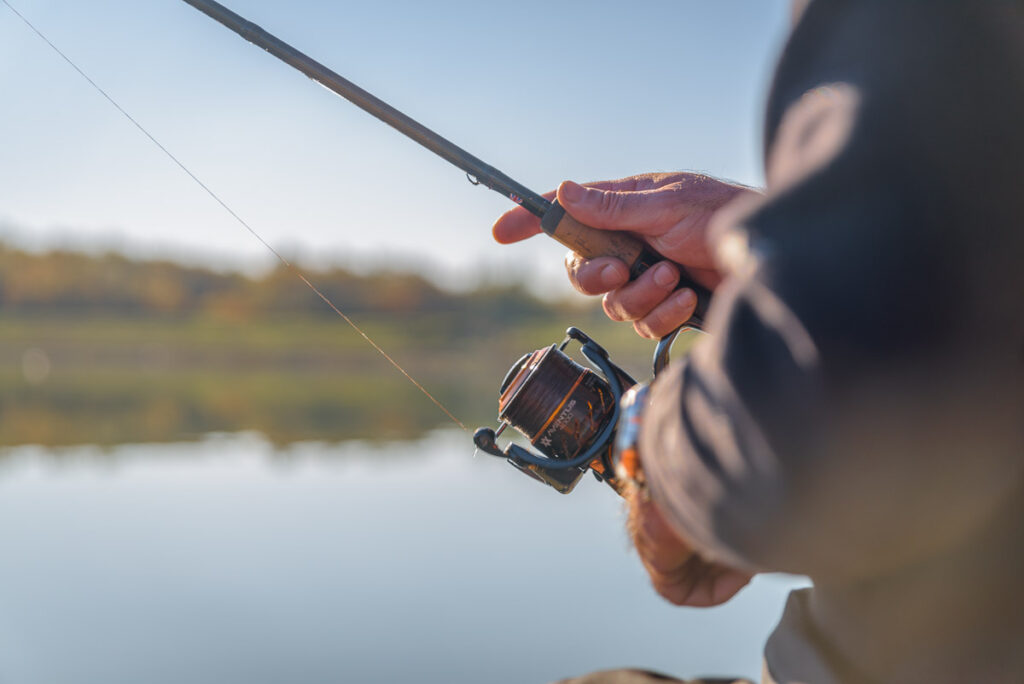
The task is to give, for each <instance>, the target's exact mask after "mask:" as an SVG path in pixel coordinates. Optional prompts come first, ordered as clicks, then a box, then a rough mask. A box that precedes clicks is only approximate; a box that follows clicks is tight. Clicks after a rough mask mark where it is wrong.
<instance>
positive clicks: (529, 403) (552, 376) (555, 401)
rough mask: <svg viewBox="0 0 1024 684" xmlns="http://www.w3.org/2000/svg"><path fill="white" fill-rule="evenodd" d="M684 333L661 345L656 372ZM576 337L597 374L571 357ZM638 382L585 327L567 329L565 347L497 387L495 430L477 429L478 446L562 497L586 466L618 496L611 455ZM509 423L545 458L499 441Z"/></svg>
mask: <svg viewBox="0 0 1024 684" xmlns="http://www.w3.org/2000/svg"><path fill="white" fill-rule="evenodd" d="M678 332H679V330H676V331H674V332H672V333H670V334H669V335H666V336H665V337H664V338H662V340H661V342H659V344H658V348H657V351H656V352H655V358H654V371H655V374H657V373H658V372H660V370H661V369H662V368H664V366H665V365H666V364H667V363H668V350H669V348H670V347H671V345H672V342H673V341H674V340H675V337H676V335H677V334H678ZM574 340H575V341H577V342H579V343H580V345H581V346H580V351H581V353H582V354H583V356H585V357H586V358H587V360H588V361H590V363H591V364H592V365H593V366H594V367H595V368H596V369H597V371H599V373H597V372H594V371H593V370H590V369H588V368H584V367H583V366H581V365H580V364H578V363H576V362H575V361H573V360H572V359H571V358H569V356H567V355H566V354H565V348H566V347H567V346H568V345H569V343H570V342H572V341H574ZM635 384H636V380H634V379H633V378H632V377H631V376H630V375H629V374H628V373H626V372H625V371H624V370H622V369H621V368H620V367H619V366H617V365H615V364H614V363H612V361H611V360H610V359H609V358H608V352H606V351H605V350H604V348H603V347H601V346H600V345H599V344H597V343H596V342H595V341H594V340H593V339H591V338H590V337H589V336H588V335H587V334H586V333H584V332H583V331H582V330H580V329H578V328H569V329H568V330H567V331H566V338H565V340H563V341H562V343H561V344H559V345H551V346H550V347H547V348H545V349H538V350H537V351H534V352H532V353H530V354H526V355H524V356H523V357H522V358H520V359H519V360H518V361H517V362H516V363H515V364H514V365H513V366H512V368H511V369H510V370H509V372H508V373H507V374H506V375H505V379H504V380H503V381H502V383H501V389H500V390H499V392H500V396H499V400H498V419H499V420H500V421H501V423H500V425H499V427H498V429H497V431H495V430H492V429H491V428H479V429H478V430H477V431H476V432H475V433H474V435H473V442H474V443H475V444H476V446H477V448H479V449H480V450H481V451H484V452H486V453H488V454H491V455H492V456H499V457H501V458H505V459H507V460H508V462H509V463H511V464H512V465H513V466H515V467H516V468H517V469H518V470H520V471H521V472H523V473H525V474H527V475H529V476H530V477H532V478H534V479H536V480H539V481H541V482H543V483H545V484H547V485H550V486H551V487H554V488H555V489H557V490H558V491H559V492H561V493H563V494H568V493H569V492H571V491H572V490H573V488H574V487H575V486H576V485H577V483H579V481H580V478H582V477H583V475H584V473H586V471H587V470H588V469H590V470H592V471H593V472H594V475H595V476H596V477H597V479H598V480H602V481H605V482H607V483H608V484H609V485H610V486H611V487H612V488H613V489H615V490H616V491H620V488H621V487H620V483H619V482H618V481H617V480H616V479H615V477H614V471H613V469H612V466H611V461H610V456H611V450H612V443H613V438H614V436H615V430H616V427H617V425H618V421H619V404H620V400H621V399H622V394H623V392H624V390H626V389H629V388H630V387H633V386H634V385H635ZM510 425H511V426H512V427H514V428H515V429H516V431H518V432H519V433H520V434H522V435H523V436H524V437H526V438H527V439H529V440H530V443H531V444H532V445H533V447H534V448H536V449H537V450H538V451H539V452H540V453H541V454H543V455H538V454H535V453H533V452H531V451H530V450H528V449H526V448H523V447H521V446H519V445H517V444H513V443H509V445H508V446H507V447H506V448H505V449H504V450H502V449H501V448H500V447H499V446H498V444H497V438H498V436H499V435H500V434H501V433H502V432H504V431H505V429H506V428H507V427H508V426H510ZM620 493H621V492H620Z"/></svg>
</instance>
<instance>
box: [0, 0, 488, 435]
mask: <svg viewBox="0 0 1024 684" xmlns="http://www.w3.org/2000/svg"><path fill="white" fill-rule="evenodd" d="M0 2H2V3H3V4H4V5H6V6H7V9H9V10H11V12H13V13H14V15H15V16H16V17H18V18H19V19H21V21H22V22H23V23H24V24H25V25H26V26H28V27H29V28H30V29H31V30H32V32H33V33H35V34H36V35H37V36H39V38H40V39H42V41H43V42H45V43H46V44H47V45H49V46H50V48H52V49H53V51H54V52H56V53H57V54H58V55H60V57H61V58H62V59H63V60H64V61H65V62H67V63H68V64H69V65H71V68H72V69H74V70H75V71H77V72H78V74H79V75H80V76H81V77H82V78H84V79H85V80H86V81H87V82H88V83H89V85H91V86H92V87H93V88H94V89H95V90H96V92H98V93H99V94H100V95H102V96H103V97H104V98H105V99H106V100H107V102H109V103H110V104H112V105H113V106H114V108H115V109H117V111H119V112H121V114H123V115H124V117H125V118H126V119H128V120H129V121H130V122H132V124H134V126H135V127H136V128H138V129H139V130H140V131H141V132H142V134H143V135H145V136H146V137H147V138H149V140H150V141H151V142H152V143H153V144H154V145H156V146H157V148H159V149H160V151H161V152H163V153H164V154H165V155H166V156H167V158H168V159H170V160H171V161H173V162H174V163H175V164H176V165H177V166H178V168H180V169H181V170H182V171H184V172H185V173H186V174H187V175H188V177H189V178H191V179H192V180H194V181H195V182H196V183H197V184H198V185H199V187H201V188H202V189H203V190H205V191H206V194H208V195H209V196H210V197H212V198H213V199H214V201H215V202H217V204H219V205H220V206H222V207H223V208H224V210H225V211H226V212H228V213H229V214H230V215H231V217H232V218H234V219H235V221H237V222H238V223H240V224H241V225H242V227H243V228H245V229H246V230H247V231H249V233H251V234H252V235H253V237H255V238H256V239H257V240H259V241H260V242H261V243H262V244H263V246H264V247H266V248H267V249H269V250H270V252H271V253H272V254H273V255H274V256H275V257H277V259H278V260H279V261H280V262H281V263H282V264H284V266H285V267H286V268H287V269H288V270H290V271H291V272H292V273H294V274H295V275H296V276H297V277H298V278H299V280H301V281H302V282H304V283H305V284H306V286H307V287H309V289H310V290H312V291H313V292H314V293H315V294H316V295H317V296H318V297H319V298H320V299H322V300H323V301H324V302H325V303H326V304H327V306H329V307H331V309H332V310H333V311H334V313H336V314H338V316H340V317H341V318H342V320H344V321H345V322H346V323H348V324H349V325H350V326H351V327H352V329H353V330H355V331H356V332H357V333H359V335H360V336H361V337H362V338H363V339H364V340H366V341H367V343H369V344H370V346H371V347H373V348H374V349H375V350H377V352H378V353H379V354H380V355H381V356H383V357H384V359H385V360H387V362H388V363H390V364H391V365H392V366H393V367H394V368H395V370H397V371H398V372H399V373H401V374H402V375H404V376H405V377H406V379H408V380H409V382H411V383H412V384H413V385H415V386H416V388H417V389H418V390H419V391H420V392H422V393H423V394H424V396H426V397H427V398H428V399H429V400H430V401H431V402H433V403H434V405H435V406H437V407H438V408H439V409H441V411H443V412H444V414H445V415H446V416H448V418H450V419H451V420H452V422H454V423H455V424H456V425H458V426H459V427H460V428H461V429H462V430H463V431H465V432H469V428H467V427H466V426H465V425H464V424H463V423H462V421H461V420H459V419H458V418H456V417H455V415H454V414H453V413H452V412H451V411H449V410H448V409H447V408H446V407H445V406H444V404H442V403H441V402H440V401H438V400H437V398H435V397H434V395H433V394H431V393H430V392H428V391H427V389H426V388H425V387H424V386H423V385H421V384H420V383H419V382H418V381H417V380H416V378H414V377H413V376H412V375H410V374H409V372H408V371H407V370H405V369H404V368H402V366H401V365H400V364H399V363H398V362H397V361H395V360H394V359H393V358H392V357H391V356H390V355H389V354H388V353H387V352H386V351H384V350H383V349H382V348H381V347H380V345H379V344H377V343H376V342H374V341H373V339H372V338H371V337H370V336H369V335H367V334H366V333H365V332H363V330H362V328H360V327H359V326H358V325H356V323H355V321H353V320H352V319H351V318H349V317H348V316H346V315H345V314H344V313H343V312H342V311H341V309H339V308H338V307H337V306H335V304H334V302H332V301H331V299H330V298H329V297H328V296H327V295H325V294H324V293H323V292H321V291H320V290H319V289H318V288H317V287H316V286H315V285H313V283H311V282H310V281H309V279H307V278H306V276H305V275H303V273H302V271H300V270H299V269H298V268H297V267H296V266H295V265H293V264H292V263H291V262H290V261H289V260H288V259H286V258H284V256H283V255H282V254H281V253H280V252H278V251H277V250H276V249H274V248H273V247H272V246H271V245H270V243H268V242H267V241H266V240H264V239H263V237H262V236H261V235H260V234H259V233H257V232H256V230H255V229H253V227H252V226H250V225H249V224H248V223H247V222H246V221H245V219H243V218H242V217H241V216H239V215H238V214H237V213H236V212H235V211H234V210H233V209H232V208H231V207H230V206H228V204H227V203H226V202H225V201H224V200H222V199H221V198H220V197H219V196H218V195H217V193H215V192H214V191H213V190H211V189H210V188H209V186H207V185H206V183H204V182H203V181H201V180H199V178H198V177H197V176H196V175H195V174H194V173H192V172H191V171H190V170H189V169H188V167H187V166H185V164H183V163H182V162H181V160H179V159H178V158H177V157H175V156H174V155H173V154H171V152H170V150H168V149H167V148H166V147H164V146H163V145H162V144H161V143H160V141H159V140H157V139H156V138H155V137H153V134H152V133H150V132H149V131H147V130H146V128H145V127H144V126H143V125H142V124H140V123H139V122H138V121H137V120H136V119H135V118H134V117H133V116H132V115H131V114H129V113H128V112H127V111H125V109H124V108H123V107H122V106H121V105H119V104H118V103H117V101H116V100H114V98H112V97H111V96H110V95H109V94H107V92H106V91H105V90H103V88H101V87H100V86H99V85H98V84H97V83H96V82H95V81H94V80H92V79H91V78H90V77H89V75H88V74H86V73H85V72H84V71H82V69H81V68H79V66H78V65H77V64H75V62H74V61H73V60H72V59H71V58H70V57H68V56H67V55H66V54H64V52H63V51H61V49H60V48H58V47H57V46H56V45H54V44H53V41H51V40H50V39H49V38H47V37H46V36H45V35H43V32H42V31H40V30H39V29H38V28H36V27H35V25H34V24H33V23H32V22H30V21H29V20H28V19H27V18H25V16H24V15H22V14H21V12H19V11H18V10H16V9H15V8H14V7H13V6H11V4H10V3H9V2H8V1H7V0H0Z"/></svg>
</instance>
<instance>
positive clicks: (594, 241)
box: [540, 200, 711, 330]
mask: <svg viewBox="0 0 1024 684" xmlns="http://www.w3.org/2000/svg"><path fill="white" fill-rule="evenodd" d="M540 227H541V229H542V230H543V231H544V232H545V233H547V234H548V235H549V236H551V237H553V238H554V239H555V240H558V241H559V242H560V243H562V244H563V245H565V246H566V247H568V248H569V249H571V250H572V251H574V252H576V253H577V254H579V255H580V256H583V257H586V258H587V259H594V258H596V257H602V256H609V257H615V258H616V259H619V260H620V261H623V262H625V263H626V265H627V266H628V267H629V279H630V280H636V279H637V278H639V277H640V274H641V273H643V272H644V271H646V270H647V269H649V268H650V267H651V266H654V264H656V263H658V262H659V261H664V257H662V256H661V255H660V254H658V253H657V252H655V251H654V250H652V249H651V248H650V247H648V246H647V245H645V244H644V243H643V242H641V241H640V240H637V239H636V238H634V237H633V236H631V235H628V234H626V233H623V232H621V231H615V230H598V229H597V228H592V227H590V226H588V225H586V224H585V223H580V222H579V221H577V220H576V219H574V218H573V217H572V216H570V215H569V214H568V213H567V212H566V211H565V209H564V208H563V207H562V205H560V204H559V203H558V200H554V201H552V202H551V208H550V209H548V210H547V211H546V212H545V213H544V216H542V217H541V220H540ZM684 287H688V288H690V289H691V290H693V291H694V293H696V295H697V308H696V309H695V310H694V312H693V316H691V317H690V320H688V321H687V322H686V323H685V324H684V325H685V327H687V328H694V329H696V330H703V329H704V319H705V317H706V316H707V313H708V307H709V306H710V305H711V290H709V289H708V288H706V287H704V286H703V285H699V284H697V283H696V282H695V281H694V280H693V278H691V277H690V276H689V274H687V273H686V271H685V270H683V269H681V268H680V274H679V285H677V286H676V289H677V290H679V289H682V288H684Z"/></svg>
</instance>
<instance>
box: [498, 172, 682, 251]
mask: <svg viewBox="0 0 1024 684" xmlns="http://www.w3.org/2000/svg"><path fill="white" fill-rule="evenodd" d="M662 175H664V176H665V178H662V177H661V175H657V174H656V175H655V176H651V177H647V176H642V177H640V176H630V177H629V178H620V179H618V180H609V181H595V182H591V183H582V185H583V187H585V188H594V189H597V190H620V191H636V190H639V189H641V187H643V188H644V189H647V188H648V186H650V187H651V188H656V187H660V186H661V185H663V184H664V183H665V182H666V181H667V179H668V178H669V176H671V174H662ZM557 192H558V191H557V190H551V191H549V192H545V193H544V194H543V195H542V197H543V198H544V199H546V200H553V199H555V196H556V195H557ZM539 232H540V218H538V217H537V216H534V215H533V214H531V213H530V212H528V211H527V210H526V209H523V208H522V207H516V208H515V209H510V210H508V211H506V212H505V213H504V214H502V215H501V216H499V217H498V220H497V221H495V222H494V226H492V227H491V234H492V235H493V236H494V239H495V240H497V241H498V242H500V243H501V244H503V245H507V244H509V243H512V242H519V241H520V240H525V239H526V238H528V237H533V236H534V235H536V234H537V233H539Z"/></svg>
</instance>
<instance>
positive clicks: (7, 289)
mask: <svg viewBox="0 0 1024 684" xmlns="http://www.w3.org/2000/svg"><path fill="white" fill-rule="evenodd" d="M303 272H304V274H305V275H306V276H307V277H308V278H309V279H310V280H311V281H312V282H313V283H314V284H315V285H316V286H317V287H318V288H319V289H320V290H321V291H322V292H323V293H324V294H325V295H327V297H329V298H330V299H331V301H333V302H334V303H335V304H336V305H337V306H338V307H339V308H340V309H341V310H342V311H344V312H345V313H356V314H358V313H364V312H378V313H385V314H392V315H401V314H407V313H418V314H430V313H457V314H458V315H459V317H462V316H467V317H476V316H478V317H481V318H482V319H483V320H494V319H496V318H503V319H508V318H511V319H513V320H515V319H519V320H522V319H529V318H546V317H548V316H551V315H553V314H554V308H556V307H553V306H552V305H551V304H549V303H546V302H542V301H540V300H539V299H537V298H536V297H533V296H532V295H530V294H529V293H528V292H527V291H526V290H525V289H523V288H522V287H519V286H488V287H481V288H478V289H477V290H474V291H472V292H468V293H455V292H450V291H447V290H444V289H442V288H440V287H438V286H437V285H435V284H434V283H432V282H431V281H430V280H428V279H427V278H424V277H423V276H421V275H418V274H414V273H408V272H384V271H381V272H376V273H371V274H368V275H359V274H355V273H352V272H351V271H348V270H345V269H342V268H332V269H329V270H322V271H305V270H304V271H303ZM0 313H17V314H37V313H42V314H61V315H75V314H86V315H95V314H113V315H122V316H139V317H150V316H159V317H184V316H194V315H209V316H213V317H216V318H221V319H230V320H252V319H258V318H261V317H265V316H267V315H270V314H285V313H287V314H308V315H311V316H334V315H335V314H334V312H332V311H331V310H330V308H328V307H327V306H326V305H325V304H324V302H323V301H322V300H321V299H320V298H319V297H317V295H316V294H315V293H313V292H312V291H311V290H310V289H309V288H308V287H307V286H306V285H305V284H304V283H303V282H302V281H301V280H300V279H299V278H297V277H296V275H295V273H294V272H292V271H291V270H290V269H288V268H287V267H285V266H283V265H282V266H280V267H278V268H276V269H274V270H272V271H270V272H269V273H267V274H266V275H264V276H262V277H258V278H253V277H248V276H245V275H242V274H239V273H223V272H218V271H214V270H211V269H207V268H201V267H194V266H185V265H182V264H179V263H175V262H172V261H165V260H137V259H131V258H129V257H126V256H124V255H122V254H117V253H106V254H102V255H92V254H87V253H82V252H75V251H69V250H53V251H49V252H45V253H33V252H27V251H24V250H21V249H17V248H14V247H11V246H5V245H2V244H0Z"/></svg>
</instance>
